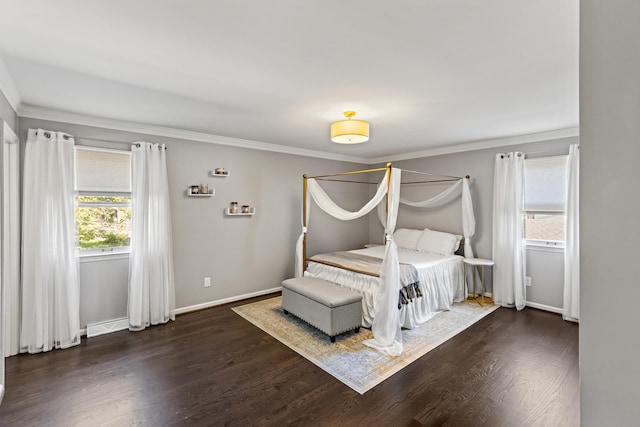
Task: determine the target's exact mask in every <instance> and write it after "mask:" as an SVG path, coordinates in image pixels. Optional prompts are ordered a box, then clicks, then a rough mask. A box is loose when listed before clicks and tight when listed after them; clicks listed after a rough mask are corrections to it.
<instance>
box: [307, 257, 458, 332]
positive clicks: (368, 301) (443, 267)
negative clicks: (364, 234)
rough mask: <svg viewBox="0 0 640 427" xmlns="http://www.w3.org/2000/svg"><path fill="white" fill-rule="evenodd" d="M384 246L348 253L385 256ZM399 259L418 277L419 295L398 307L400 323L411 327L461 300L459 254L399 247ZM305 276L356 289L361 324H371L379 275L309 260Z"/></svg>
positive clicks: (408, 327) (405, 326)
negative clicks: (360, 312) (409, 265)
mask: <svg viewBox="0 0 640 427" xmlns="http://www.w3.org/2000/svg"><path fill="white" fill-rule="evenodd" d="M384 250H385V248H384V246H375V247H371V248H366V249H358V250H354V251H350V252H354V253H358V254H362V255H368V256H372V257H376V258H383V257H384ZM398 259H399V261H400V262H401V263H404V264H413V265H414V266H415V267H416V269H417V270H418V275H419V277H420V282H419V287H420V290H421V291H422V297H420V298H416V299H414V300H413V301H411V302H409V304H406V305H403V306H402V308H401V309H400V324H401V325H402V327H403V328H407V329H413V328H415V327H417V326H419V325H421V324H422V323H424V322H426V321H427V320H429V319H431V318H432V317H433V316H435V315H436V314H437V313H439V312H441V311H444V310H449V309H450V308H451V304H452V303H453V302H454V301H462V300H463V299H464V281H463V263H462V257H461V256H458V255H449V256H446V255H439V254H434V253H429V252H418V251H412V250H409V249H400V248H398ZM304 274H305V276H311V277H317V278H320V279H324V280H327V281H329V282H333V283H337V284H338V285H341V286H345V287H347V288H350V289H354V290H356V291H357V292H358V293H360V294H361V295H362V326H364V327H371V324H372V322H373V313H374V293H373V292H374V290H375V289H376V288H377V286H378V281H379V278H378V277H373V276H368V275H364V274H360V273H356V272H353V271H348V270H344V269H341V268H338V267H332V266H329V265H324V264H319V263H316V262H313V261H310V262H309V265H308V267H307V270H306V271H305V272H304Z"/></svg>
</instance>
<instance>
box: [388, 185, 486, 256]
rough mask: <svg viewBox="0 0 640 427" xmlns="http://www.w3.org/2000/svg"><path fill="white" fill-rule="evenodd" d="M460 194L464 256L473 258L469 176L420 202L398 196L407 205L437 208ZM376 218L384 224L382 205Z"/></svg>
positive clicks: (474, 227) (471, 205)
mask: <svg viewBox="0 0 640 427" xmlns="http://www.w3.org/2000/svg"><path fill="white" fill-rule="evenodd" d="M460 196H462V234H463V236H464V243H465V244H464V256H465V258H473V257H474V255H473V249H472V248H471V237H473V235H474V234H475V232H476V217H475V214H474V213H473V202H472V200H471V191H470V190H469V178H463V179H460V180H458V181H457V182H456V183H455V184H453V185H452V186H450V187H449V188H447V189H446V190H444V191H443V192H442V193H440V194H437V195H436V196H434V197H432V198H430V199H427V200H423V201H421V202H412V201H410V200H407V199H404V198H402V197H401V198H400V203H401V204H403V205H407V206H413V207H417V208H437V207H440V206H444V205H445V204H447V203H449V202H450V201H452V200H454V199H456V198H457V197H460ZM378 219H380V222H381V223H382V225H383V226H384V225H385V224H386V222H385V219H384V207H383V206H382V205H378Z"/></svg>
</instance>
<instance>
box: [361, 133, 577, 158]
mask: <svg viewBox="0 0 640 427" xmlns="http://www.w3.org/2000/svg"><path fill="white" fill-rule="evenodd" d="M579 135H580V128H578V127H571V128H564V129H556V130H551V131H546V132H537V133H530V134H526V135H517V136H510V137H505V138H494V139H483V140H479V141H471V142H465V143H461V144H455V145H449V146H446V147H437V148H428V149H426V150H421V151H414V152H411V153H404V154H398V155H396V156H387V157H377V158H374V159H371V160H370V161H371V162H372V164H376V163H383V162H393V161H396V162H397V161H400V160H410V159H419V158H421V157H433V156H441V155H443V154H455V153H462V152H465V151H475V150H484V149H487V148H497V147H505V146H509V145H518V144H527V143H529V142H540V141H550V140H554V139H562V138H570V137H575V136H579Z"/></svg>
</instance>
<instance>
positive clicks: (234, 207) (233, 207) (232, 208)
mask: <svg viewBox="0 0 640 427" xmlns="http://www.w3.org/2000/svg"><path fill="white" fill-rule="evenodd" d="M229 213H230V214H237V213H238V202H231V204H230V205H229Z"/></svg>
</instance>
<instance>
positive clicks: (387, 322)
mask: <svg viewBox="0 0 640 427" xmlns="http://www.w3.org/2000/svg"><path fill="white" fill-rule="evenodd" d="M382 171H384V172H385V174H384V178H383V179H382V181H380V182H379V183H378V186H377V190H376V193H375V195H374V196H373V198H372V199H371V200H369V202H367V203H366V204H365V205H364V206H363V207H362V208H361V209H360V210H358V211H357V212H350V211H346V210H344V209H342V208H341V207H339V206H338V205H337V204H336V203H335V202H333V201H332V200H331V198H330V197H329V196H328V195H327V193H326V192H325V191H324V190H323V189H322V187H321V186H320V185H319V184H318V181H320V180H323V181H341V182H350V183H366V184H376V183H375V182H373V183H371V182H369V181H354V180H352V179H351V180H347V179H344V178H345V177H348V176H354V175H359V174H368V173H372V172H382ZM402 172H405V173H411V174H420V175H423V176H429V178H428V179H426V180H423V181H407V182H401V176H402ZM433 182H452V183H453V184H452V185H451V186H450V187H449V188H447V189H446V190H445V191H443V192H442V193H440V194H438V195H437V196H435V197H432V198H430V199H428V200H424V201H421V202H413V201H409V200H405V199H403V198H401V197H400V187H401V185H409V184H424V183H433ZM457 197H462V223H463V224H462V230H463V235H464V245H462V246H463V247H464V254H465V257H473V251H472V249H471V244H470V238H471V237H472V236H473V234H474V232H475V219H474V215H473V206H472V203H471V195H470V192H469V176H467V177H465V178H462V177H454V176H442V175H434V174H429V173H425V172H416V171H407V170H405V171H401V170H400V169H398V168H393V167H392V164H391V163H388V164H387V166H386V167H384V168H377V169H368V170H360V171H353V172H343V173H338V174H330V175H319V176H313V177H308V176H307V175H306V174H305V175H304V176H303V208H302V233H301V234H300V237H299V238H298V241H297V244H296V277H304V276H310V277H315V278H320V279H323V280H326V281H328V282H332V283H336V284H338V285H341V286H344V287H348V288H351V289H352V290H355V291H357V292H358V293H360V294H361V295H362V296H363V298H362V309H363V310H362V312H363V316H362V317H363V319H362V324H363V326H366V327H369V326H370V327H371V330H372V332H373V336H374V338H373V339H371V340H367V341H365V342H364V343H365V345H368V346H370V347H373V348H376V349H378V350H380V351H382V352H384V353H387V354H390V355H400V354H401V352H402V335H401V328H402V327H406V328H414V327H416V326H418V325H420V324H421V323H424V322H425V321H426V320H428V319H429V318H431V317H432V316H433V315H434V314H435V313H437V312H439V311H442V310H447V309H449V307H450V305H451V304H452V303H453V302H454V301H460V300H462V299H463V298H464V277H463V263H462V258H461V257H460V256H458V255H454V252H455V251H456V250H457V248H458V245H459V243H461V242H460V240H461V237H462V236H456V235H452V234H448V233H441V232H437V231H434V230H429V229H425V230H408V229H398V230H396V219H397V215H398V209H399V205H400V203H402V204H406V205H409V206H414V207H425V208H426V207H438V206H443V205H444V204H446V203H448V202H450V201H451V200H453V199H454V198H457ZM311 198H313V200H314V201H315V203H316V205H317V206H318V207H320V208H321V209H322V210H323V211H325V212H326V213H328V214H329V215H331V216H333V217H335V218H337V219H340V220H343V221H346V220H353V219H357V218H360V217H362V216H364V215H366V214H368V213H369V212H371V211H372V210H373V209H374V208H376V207H377V208H378V218H379V219H380V221H381V223H382V225H383V227H384V233H385V244H384V245H378V246H373V247H368V248H365V249H360V250H354V251H348V252H334V253H331V254H319V255H315V256H313V257H311V258H308V257H307V248H306V246H307V227H308V224H309V211H310V201H311Z"/></svg>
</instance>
